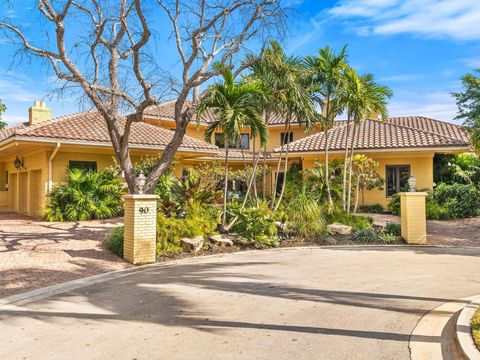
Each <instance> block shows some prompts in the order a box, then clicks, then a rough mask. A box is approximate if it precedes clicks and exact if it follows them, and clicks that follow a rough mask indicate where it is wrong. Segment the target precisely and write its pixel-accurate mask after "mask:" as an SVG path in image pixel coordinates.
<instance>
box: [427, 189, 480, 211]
mask: <svg viewBox="0 0 480 360" xmlns="http://www.w3.org/2000/svg"><path fill="white" fill-rule="evenodd" d="M433 195H434V198H435V199H436V200H437V201H438V203H439V204H440V205H442V206H443V207H445V208H446V209H447V211H448V213H449V214H450V216H451V217H454V218H465V217H472V216H475V215H477V213H478V209H479V206H480V198H479V196H478V195H479V194H478V191H477V189H476V188H475V186H473V185H466V184H458V183H453V184H444V183H442V184H440V185H438V186H437V187H436V188H435V190H434V192H433Z"/></svg>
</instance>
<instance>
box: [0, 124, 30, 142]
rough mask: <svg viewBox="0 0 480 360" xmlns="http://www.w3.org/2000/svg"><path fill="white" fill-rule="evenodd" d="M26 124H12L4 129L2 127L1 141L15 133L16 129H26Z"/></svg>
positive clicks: (0, 130) (0, 132)
mask: <svg viewBox="0 0 480 360" xmlns="http://www.w3.org/2000/svg"><path fill="white" fill-rule="evenodd" d="M24 128H25V124H24V123H22V124H18V125H12V126H7V127H5V128H3V129H0V141H2V140H5V139H8V138H9V137H10V136H12V135H13V134H15V132H16V131H18V130H21V129H24Z"/></svg>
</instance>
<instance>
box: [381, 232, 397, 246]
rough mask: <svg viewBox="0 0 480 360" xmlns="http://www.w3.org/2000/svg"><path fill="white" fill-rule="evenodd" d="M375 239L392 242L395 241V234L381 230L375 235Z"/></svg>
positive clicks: (385, 242) (386, 242)
mask: <svg viewBox="0 0 480 360" xmlns="http://www.w3.org/2000/svg"><path fill="white" fill-rule="evenodd" d="M377 239H378V240H380V241H381V242H383V243H384V244H391V243H392V242H394V241H395V235H393V234H390V233H387V232H382V233H380V234H378V235H377Z"/></svg>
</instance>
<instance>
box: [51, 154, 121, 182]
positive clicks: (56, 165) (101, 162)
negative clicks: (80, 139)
mask: <svg viewBox="0 0 480 360" xmlns="http://www.w3.org/2000/svg"><path fill="white" fill-rule="evenodd" d="M50 155H51V152H49V153H48V156H50ZM70 160H74V161H75V160H76V161H95V162H96V163H97V169H98V170H102V169H104V168H106V167H108V166H111V165H113V164H114V163H115V162H114V155H113V154H95V153H80V152H63V151H59V152H58V153H57V154H56V155H55V157H54V159H53V161H52V180H53V183H61V182H64V181H65V180H66V176H67V168H68V164H69V161H70Z"/></svg>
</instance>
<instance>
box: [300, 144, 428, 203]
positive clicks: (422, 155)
mask: <svg viewBox="0 0 480 360" xmlns="http://www.w3.org/2000/svg"><path fill="white" fill-rule="evenodd" d="M365 155H366V156H367V157H369V158H372V159H374V160H375V161H377V162H378V164H379V165H378V168H377V172H378V174H379V175H380V176H381V177H382V178H383V179H385V171H386V165H410V173H411V174H412V175H414V176H415V177H416V179H417V185H416V187H417V189H430V190H431V189H432V188H433V155H434V153H433V152H403V153H396V152H392V153H365ZM316 159H319V160H320V161H323V159H324V156H323V155H321V156H316V157H314V156H310V157H308V158H307V157H304V158H303V161H302V167H303V169H308V168H311V167H312V166H313V164H314V162H315V160H316ZM329 159H330V161H332V160H333V159H341V160H343V155H340V154H330V156H329ZM360 196H361V195H360ZM389 202H390V198H388V197H387V196H386V190H385V186H384V188H383V190H378V189H375V190H366V191H365V204H366V205H369V204H381V205H382V206H383V207H384V208H386V207H387V204H388V203H389ZM359 204H361V198H360V201H359Z"/></svg>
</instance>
